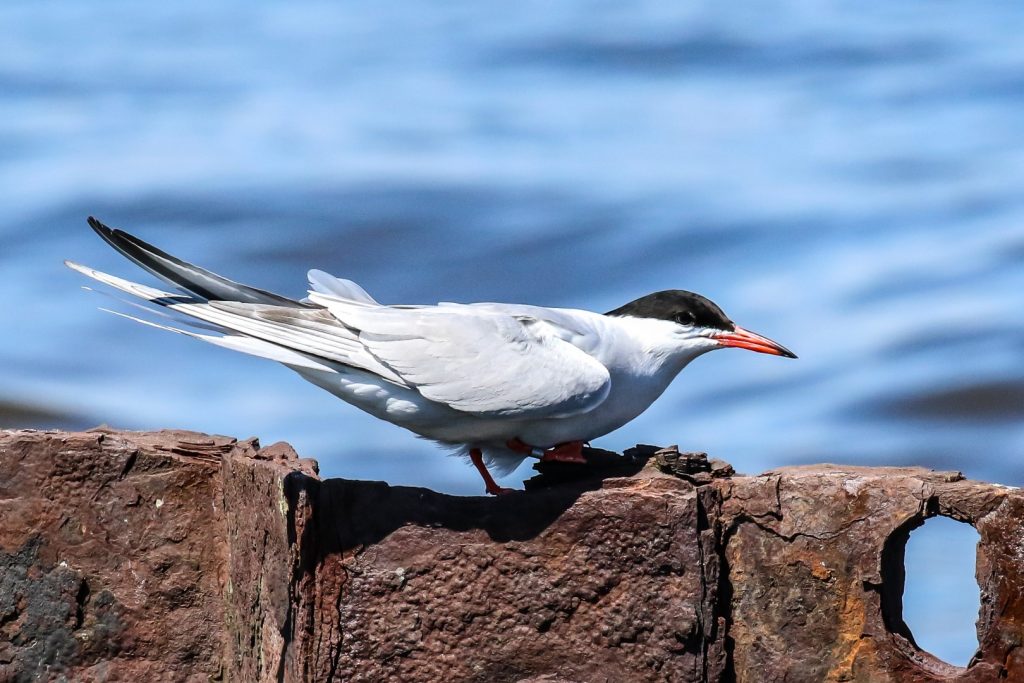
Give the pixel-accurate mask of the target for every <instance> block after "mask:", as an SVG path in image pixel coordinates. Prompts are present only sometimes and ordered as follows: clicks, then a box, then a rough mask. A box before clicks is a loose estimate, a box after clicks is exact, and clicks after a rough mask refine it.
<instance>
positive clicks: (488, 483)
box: [469, 448, 515, 496]
mask: <svg viewBox="0 0 1024 683" xmlns="http://www.w3.org/2000/svg"><path fill="white" fill-rule="evenodd" d="M469 459H470V460H472V461H473V465H474V466H475V467H476V471H477V472H479V473H480V476H481V477H483V478H484V486H485V487H486V489H487V493H489V494H491V495H492V496H500V495H503V494H505V493H512V492H513V491H514V490H515V489H506V488H503V487H501V486H498V483H497V482H496V481H494V477H492V476H491V473H490V472H488V471H487V466H486V465H484V454H483V453H481V452H480V449H479V448H470V449H469Z"/></svg>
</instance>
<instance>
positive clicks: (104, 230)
mask: <svg viewBox="0 0 1024 683" xmlns="http://www.w3.org/2000/svg"><path fill="white" fill-rule="evenodd" d="M86 222H87V223H88V224H89V227H90V228H92V229H93V230H95V231H96V233H97V234H99V235H100V236H101V237H106V236H108V235H110V234H111V233H112V232H113V230H111V229H110V228H108V227H107V226H105V225H103V223H101V222H100V221H99V220H97V219H96V218H95V217H94V216H89V217H88V218H87V219H86Z"/></svg>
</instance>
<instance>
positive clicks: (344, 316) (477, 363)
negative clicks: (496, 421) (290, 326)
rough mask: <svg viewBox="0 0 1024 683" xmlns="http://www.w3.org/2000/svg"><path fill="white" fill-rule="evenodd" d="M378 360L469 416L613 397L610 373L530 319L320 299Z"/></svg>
mask: <svg viewBox="0 0 1024 683" xmlns="http://www.w3.org/2000/svg"><path fill="white" fill-rule="evenodd" d="M311 298H313V300H314V301H317V302H318V303H322V304H324V305H326V306H327V307H328V309H329V310H330V311H331V313H332V314H334V315H335V316H336V317H337V318H338V319H339V320H340V321H341V322H342V323H344V324H345V325H346V326H348V327H350V328H351V329H353V331H356V332H357V333H358V339H359V341H360V342H361V343H362V344H363V346H364V347H365V348H366V350H367V351H369V352H370V353H371V354H372V355H373V356H374V357H375V358H377V359H378V360H379V361H380V362H381V363H382V364H384V365H386V366H387V367H388V368H390V369H391V370H392V371H393V372H394V373H395V374H397V375H398V376H400V377H401V378H402V379H403V380H404V381H405V382H406V383H407V384H409V385H411V386H414V387H416V389H417V390H418V391H419V392H420V393H421V394H422V395H423V396H424V397H425V398H428V399H430V400H432V401H437V402H440V403H444V404H447V405H448V406H450V407H452V408H455V409H456V410H460V411H463V412H467V413H474V414H479V415H496V416H497V415H500V416H505V417H522V418H537V417H567V416H570V415H577V414H580V413H585V412H588V411H590V410H592V409H594V408H595V407H596V406H597V405H599V404H600V403H601V402H602V401H604V399H605V398H606V397H607V395H608V391H609V388H610V385H611V378H610V377H609V374H608V370H607V368H605V367H604V365H602V364H601V363H600V362H599V361H597V360H596V359H595V358H593V357H591V356H589V355H588V354H587V353H585V352H584V351H582V350H580V349H579V348H577V347H575V346H573V345H572V344H570V343H568V342H566V341H563V340H562V339H561V338H560V337H559V333H560V330H557V329H555V328H553V327H552V326H551V325H550V324H548V323H547V322H545V321H542V320H539V319H537V318H535V317H532V316H526V315H506V314H501V313H495V312H489V311H480V310H475V311H474V310H470V311H466V310H459V309H452V308H446V307H432V306H431V307H422V308H393V307H379V308H372V307H361V306H351V305H345V304H338V303H335V302H331V301H330V300H329V299H327V298H325V299H324V300H320V298H319V297H317V296H316V295H313V296H312V297H311Z"/></svg>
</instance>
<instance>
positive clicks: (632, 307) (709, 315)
mask: <svg viewBox="0 0 1024 683" xmlns="http://www.w3.org/2000/svg"><path fill="white" fill-rule="evenodd" d="M605 315H614V316H632V317H634V318H655V319H657V320H669V321H671V322H675V323H679V324H681V325H696V326H698V327H710V328H714V329H718V330H732V329H734V328H735V327H736V325H735V324H734V323H733V322H732V321H731V320H729V318H728V317H726V315H725V313H723V312H722V309H721V308H719V307H718V306H717V305H715V303H714V302H713V301H711V300H710V299H708V298H706V297H703V296H701V295H700V294H695V293H693V292H687V291H685V290H682V289H667V290H665V291H663V292H655V293H654V294H648V295H647V296H642V297H640V298H639V299H637V300H636V301H630V302H629V303H628V304H626V305H625V306H620V307H619V308H616V309H615V310H614V311H608V312H607V313H605Z"/></svg>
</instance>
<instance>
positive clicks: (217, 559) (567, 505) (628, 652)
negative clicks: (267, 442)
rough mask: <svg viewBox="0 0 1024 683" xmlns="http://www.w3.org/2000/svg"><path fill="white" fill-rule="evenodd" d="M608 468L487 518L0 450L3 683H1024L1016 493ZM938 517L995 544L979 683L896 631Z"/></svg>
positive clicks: (191, 470)
mask: <svg viewBox="0 0 1024 683" xmlns="http://www.w3.org/2000/svg"><path fill="white" fill-rule="evenodd" d="M648 453H649V451H648ZM599 455H600V454H594V455H593V458H592V461H593V462H598V461H600V462H602V463H615V466H616V467H618V468H619V469H617V470H616V469H608V468H605V469H603V470H601V471H591V472H589V477H590V478H589V479H586V480H583V481H575V482H566V481H563V480H564V479H565V477H566V476H568V475H569V474H572V473H570V472H568V471H567V470H565V469H564V468H561V469H558V468H549V471H548V472H546V474H545V476H544V477H542V478H540V479H537V480H534V481H532V482H531V484H530V488H531V490H530V491H529V492H528V493H521V494H513V495H510V496H505V497H501V498H498V499H486V498H463V497H454V496H446V495H442V494H438V493H435V492H432V491H427V490H424V489H415V488H404V487H390V486H387V485H386V484H382V483H376V482H355V481H346V480H339V479H335V480H323V481H322V480H320V479H318V478H317V476H316V473H315V463H313V462H312V461H308V460H301V459H299V458H298V457H297V456H296V455H295V453H294V452H293V451H292V450H291V449H290V448H289V447H287V446H285V445H275V446H271V447H268V448H264V449H260V448H259V446H258V444H256V443H255V442H254V441H251V440H250V441H245V442H236V441H235V440H233V439H227V438H224V437H207V436H204V435H199V434H191V433H184V432H159V433H126V432H118V433H109V432H108V433H100V432H89V433H79V434H64V433H44V432H0V683H4V682H6V681H30V680H33V681H34V680H61V678H62V677H63V679H64V680H73V681H115V680H124V681H135V680H151V681H165V680H166V681H200V680H201V681H206V680H211V679H213V680H218V679H223V680H228V681H245V682H248V681H325V680H338V681H342V680H354V681H384V680H401V681H438V680H451V681H538V682H539V681H647V680H650V681H733V680H737V681H756V682H761V681H783V680H785V681H921V682H925V681H1015V680H1019V681H1024V654H1022V649H1021V647H1020V644H1021V642H1022V640H1024V495H1022V494H1021V493H1020V492H1018V491H1014V490H1010V489H1005V488H1002V487H998V486H994V485H989V484H981V483H976V482H969V481H964V480H962V479H961V478H959V477H958V476H957V475H955V474H950V473H935V472H929V471H926V470H920V469H912V468H907V469H904V468H901V469H883V468H851V467H832V466H825V465H821V466H811V467H798V468H784V469H780V470H778V471H774V472H769V473H766V474H764V475H761V476H757V477H745V476H729V475H730V474H731V470H730V469H729V468H728V467H727V466H726V465H724V463H714V462H712V463H708V462H706V461H704V460H702V459H699V458H692V457H674V456H672V454H659V455H658V457H656V458H655V459H654V461H652V465H651V466H648V467H646V468H641V465H642V462H643V459H642V458H638V459H634V460H633V461H627V460H612V459H609V458H608V457H607V456H600V457H598V456H599ZM654 462H657V463H660V465H661V466H662V467H663V468H664V469H666V470H669V471H671V472H673V473H674V475H673V474H663V473H661V472H659V471H657V469H656V468H655V467H653V464H654ZM676 475H677V476H676ZM934 514H945V515H948V516H951V517H954V518H956V519H960V520H962V521H966V522H968V523H972V524H974V525H975V526H976V527H977V528H978V530H979V532H980V534H981V539H982V542H981V545H980V547H979V554H978V579H979V583H980V584H981V586H982V612H981V615H980V619H979V636H980V640H981V652H980V654H979V656H978V657H977V658H976V661H975V662H974V663H973V664H972V665H971V666H970V667H968V668H966V669H959V668H956V667H952V666H949V665H946V664H944V663H942V662H939V661H937V660H935V659H933V658H931V657H930V656H929V655H927V654H926V653H923V652H921V651H919V650H918V649H917V648H916V647H915V645H914V644H913V642H912V637H911V636H910V633H909V631H908V630H907V629H906V627H905V625H904V624H903V623H902V619H901V616H900V612H901V607H900V600H901V597H900V596H901V594H902V581H903V576H902V551H903V545H904V544H905V542H906V538H907V535H908V534H909V532H910V530H912V529H913V528H914V527H915V526H917V525H919V524H921V523H922V522H923V520H924V519H925V518H926V517H927V516H931V515H934Z"/></svg>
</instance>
